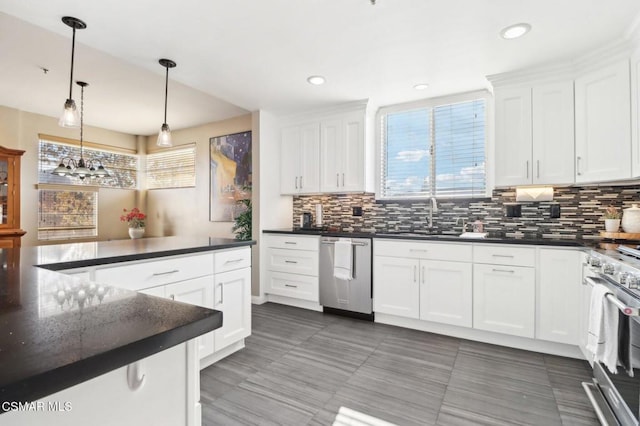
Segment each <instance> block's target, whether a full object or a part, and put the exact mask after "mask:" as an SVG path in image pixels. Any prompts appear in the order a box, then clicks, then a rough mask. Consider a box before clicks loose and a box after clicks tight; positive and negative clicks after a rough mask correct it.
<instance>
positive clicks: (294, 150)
mask: <svg viewBox="0 0 640 426" xmlns="http://www.w3.org/2000/svg"><path fill="white" fill-rule="evenodd" d="M319 132H320V127H319V125H318V123H311V124H306V125H301V126H292V127H288V128H285V129H283V130H282V136H281V137H282V139H281V143H280V158H281V164H280V192H281V193H282V194H312V193H317V192H319V191H320V133H319Z"/></svg>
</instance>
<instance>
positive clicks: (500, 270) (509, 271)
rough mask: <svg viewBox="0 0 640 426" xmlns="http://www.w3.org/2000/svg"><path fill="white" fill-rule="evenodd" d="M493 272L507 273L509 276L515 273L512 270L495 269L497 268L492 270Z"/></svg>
mask: <svg viewBox="0 0 640 426" xmlns="http://www.w3.org/2000/svg"><path fill="white" fill-rule="evenodd" d="M493 272H508V273H510V274H513V273H515V272H516V271H514V270H512V269H497V268H493Z"/></svg>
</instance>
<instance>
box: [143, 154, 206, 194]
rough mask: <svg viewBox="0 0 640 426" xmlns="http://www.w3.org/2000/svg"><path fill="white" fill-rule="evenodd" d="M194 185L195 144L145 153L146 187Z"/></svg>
mask: <svg viewBox="0 0 640 426" xmlns="http://www.w3.org/2000/svg"><path fill="white" fill-rule="evenodd" d="M192 186H196V146H195V144H194V145H189V146H187V147H184V146H182V147H178V148H175V149H167V150H162V151H158V152H153V153H150V154H148V155H147V188H149V189H159V188H186V187H192Z"/></svg>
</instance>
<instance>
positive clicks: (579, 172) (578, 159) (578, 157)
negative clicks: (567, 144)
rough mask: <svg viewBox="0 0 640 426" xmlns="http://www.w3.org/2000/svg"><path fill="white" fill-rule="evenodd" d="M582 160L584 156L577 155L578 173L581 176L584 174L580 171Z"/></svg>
mask: <svg viewBox="0 0 640 426" xmlns="http://www.w3.org/2000/svg"><path fill="white" fill-rule="evenodd" d="M580 160H582V157H580V156H577V157H576V174H577V175H578V176H580V175H581V174H582V172H581V171H580Z"/></svg>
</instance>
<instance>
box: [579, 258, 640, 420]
mask: <svg viewBox="0 0 640 426" xmlns="http://www.w3.org/2000/svg"><path fill="white" fill-rule="evenodd" d="M583 284H585V285H595V284H602V285H605V286H607V287H608V288H609V290H610V291H611V294H609V295H607V296H606V297H607V299H608V300H609V302H610V303H613V304H614V305H615V306H617V307H618V309H619V311H620V316H619V317H620V320H621V321H620V326H619V333H618V334H619V339H620V340H619V341H620V342H622V341H626V339H629V341H630V343H631V344H630V345H628V346H627V345H621V346H620V349H619V351H618V354H619V357H618V359H619V360H621V359H626V360H631V362H630V364H631V365H630V366H629V369H630V371H632V373H631V374H629V373H628V372H627V371H626V369H625V368H622V367H619V368H618V372H617V374H612V373H611V372H610V371H609V370H608V369H607V368H606V367H605V366H604V365H603V364H602V363H599V362H592V360H590V362H591V363H592V366H593V383H589V382H584V383H583V384H582V385H583V387H584V389H585V391H586V392H587V395H588V396H589V399H590V400H591V403H592V405H593V406H594V409H595V410H596V413H597V415H598V418H599V420H600V422H601V423H602V424H603V425H625V426H626V425H639V424H640V317H639V312H640V250H638V248H629V247H624V246H619V247H618V249H617V250H606V251H605V250H594V251H592V252H591V253H590V255H589V257H588V259H587V264H586V265H585V274H584V282H583ZM623 324H624V326H623ZM623 348H628V350H629V352H628V353H623V352H621V351H625V350H626V349H623ZM634 360H635V361H636V362H633V361H634ZM628 363H629V362H628ZM619 364H620V362H619Z"/></svg>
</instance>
